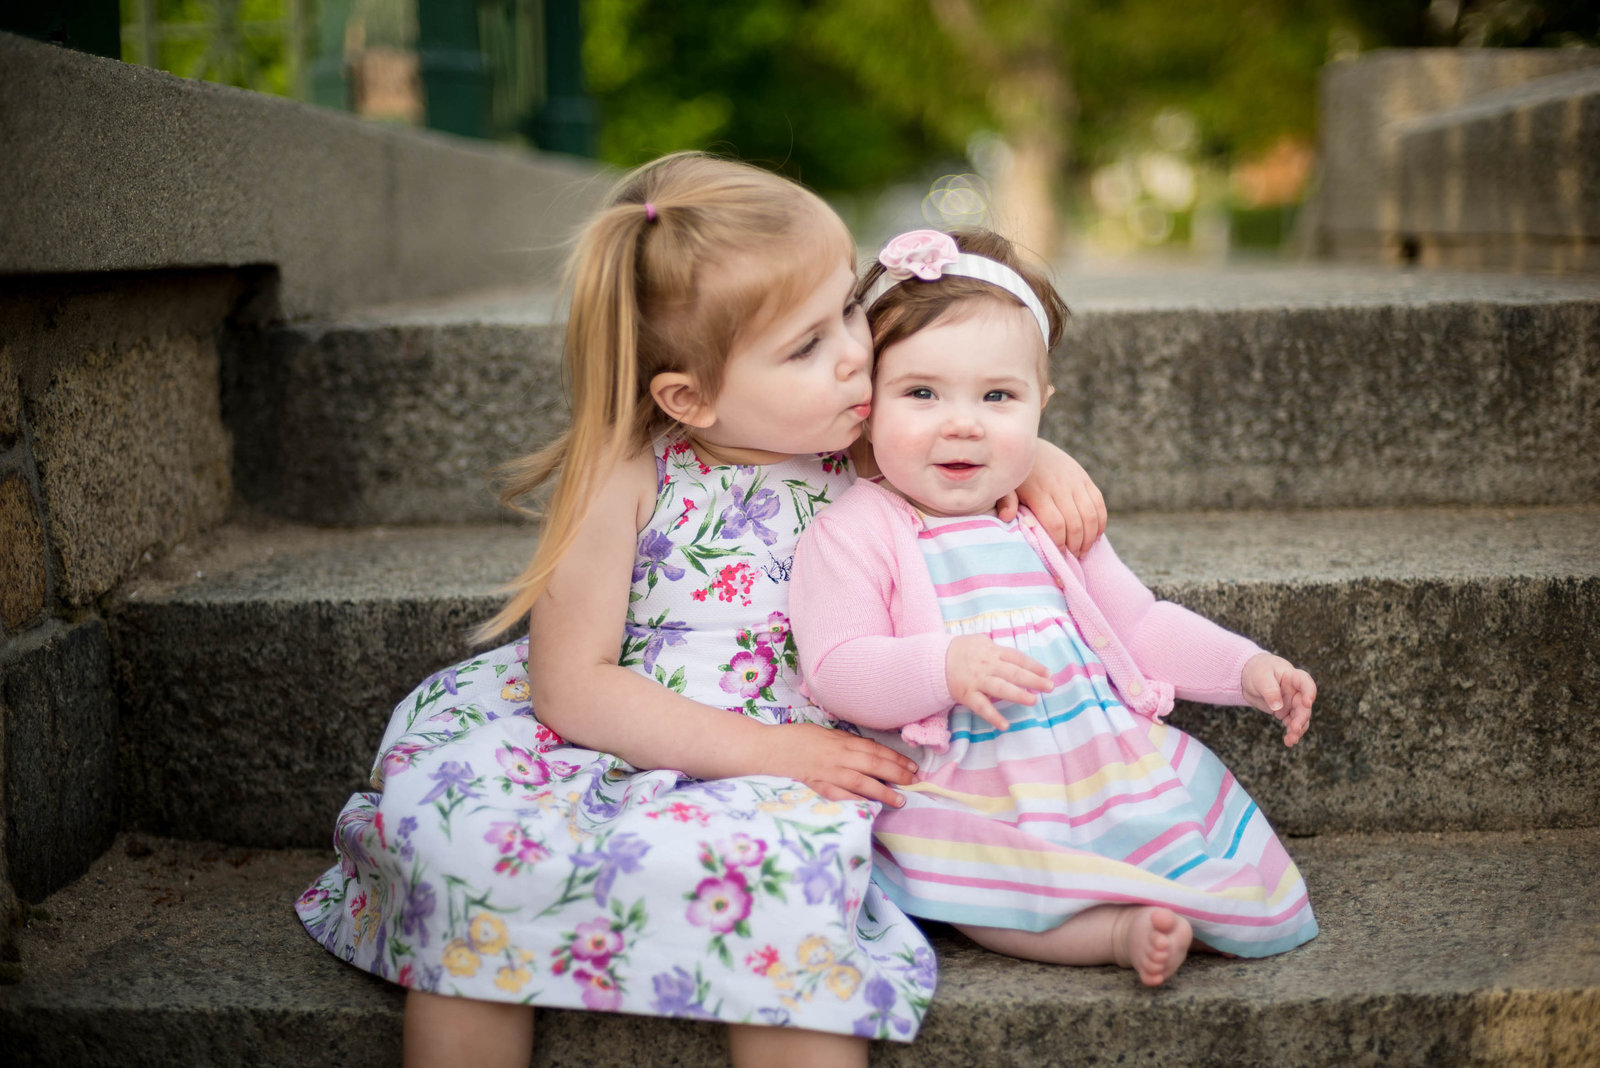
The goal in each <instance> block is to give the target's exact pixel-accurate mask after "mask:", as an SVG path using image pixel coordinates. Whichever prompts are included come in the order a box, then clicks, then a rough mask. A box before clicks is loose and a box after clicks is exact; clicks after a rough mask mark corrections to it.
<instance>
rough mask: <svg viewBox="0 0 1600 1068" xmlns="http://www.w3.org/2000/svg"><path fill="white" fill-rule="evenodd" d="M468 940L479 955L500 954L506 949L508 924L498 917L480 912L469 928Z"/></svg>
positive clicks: (473, 918)
mask: <svg viewBox="0 0 1600 1068" xmlns="http://www.w3.org/2000/svg"><path fill="white" fill-rule="evenodd" d="M467 939H468V941H470V942H471V943H472V948H473V949H475V950H477V951H478V952H479V953H498V952H500V951H501V950H502V949H505V948H506V943H507V942H508V941H509V939H508V938H506V924H505V921H504V920H502V919H501V918H500V917H498V916H491V915H489V914H488V913H487V912H480V913H478V914H477V915H476V916H474V917H472V923H470V924H469V925H468V926H467Z"/></svg>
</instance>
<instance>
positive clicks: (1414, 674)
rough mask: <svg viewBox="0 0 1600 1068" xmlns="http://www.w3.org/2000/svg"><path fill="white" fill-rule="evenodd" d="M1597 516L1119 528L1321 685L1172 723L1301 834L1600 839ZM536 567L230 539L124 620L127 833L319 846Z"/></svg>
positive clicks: (390, 539)
mask: <svg viewBox="0 0 1600 1068" xmlns="http://www.w3.org/2000/svg"><path fill="white" fill-rule="evenodd" d="M1596 529H1600V510H1597V509H1595V508H1593V507H1590V508H1571V509H1530V510H1524V511H1520V512H1503V511H1468V510H1457V509H1439V510H1432V509H1422V510H1415V511H1394V512H1379V511H1374V512H1365V511H1359V512H1306V513H1289V514H1282V515H1271V514H1263V513H1237V514H1205V513H1182V514H1176V515H1153V516H1126V515H1120V514H1114V515H1113V521H1112V530H1111V536H1112V538H1113V540H1114V542H1115V544H1116V546H1117V548H1118V551H1119V552H1120V553H1121V555H1122V557H1123V559H1124V560H1126V561H1127V562H1128V563H1129V565H1130V566H1131V567H1133V568H1134V570H1135V571H1136V572H1137V573H1138V574H1139V575H1141V577H1143V578H1144V579H1145V580H1146V582H1147V583H1149V584H1150V585H1151V586H1152V587H1153V588H1154V589H1156V590H1157V591H1158V592H1160V593H1162V594H1163V595H1166V596H1170V597H1171V598H1173V599H1174V600H1177V601H1178V602H1179V603H1182V604H1186V605H1188V606H1190V607H1192V608H1194V609H1196V610H1197V611H1200V612H1202V613H1204V614H1206V615H1209V616H1211V617H1213V618H1216V619H1217V620H1219V621H1220V622H1222V623H1223V624H1224V625H1226V626H1230V627H1232V628H1234V629H1236V630H1239V631H1241V632H1243V633H1245V634H1248V635H1250V636H1252V637H1253V638H1255V639H1256V640H1258V641H1259V642H1261V643H1262V644H1263V645H1265V646H1268V647H1270V648H1274V649H1276V650H1277V651H1279V652H1281V653H1283V654H1284V655H1285V656H1288V657H1290V658H1291V659H1293V660H1295V661H1296V662H1299V663H1302V664H1304V665H1305V666H1306V667H1307V668H1308V669H1310V670H1311V671H1312V672H1313V673H1314V674H1315V675H1316V677H1317V678H1318V680H1319V681H1320V683H1321V696H1320V698H1319V701H1318V709H1317V716H1316V719H1315V721H1314V723H1313V727H1312V731H1311V733H1310V735H1308V736H1307V738H1306V739H1305V740H1304V741H1302V742H1301V743H1300V744H1299V745H1298V746H1296V747H1295V748H1293V749H1285V748H1284V747H1283V745H1282V742H1281V737H1282V732H1281V731H1277V730H1275V729H1274V727H1275V725H1274V724H1273V722H1272V721H1271V720H1270V719H1268V718H1267V717H1266V716H1264V715H1263V714H1261V713H1259V712H1255V711H1253V710H1248V709H1246V710H1240V709H1210V708H1207V709H1200V708H1184V709H1181V710H1180V711H1179V712H1178V713H1177V714H1176V721H1177V722H1178V723H1179V724H1180V725H1181V726H1183V727H1184V728H1185V729H1188V730H1190V731H1192V733H1194V734H1195V735H1196V736H1197V737H1198V738H1199V739H1200V740H1201V741H1203V742H1205V743H1206V744H1208V745H1210V746H1212V747H1213V748H1214V749H1216V750H1217V752H1218V753H1219V754H1220V755H1221V756H1222V758H1223V759H1224V761H1225V762H1226V763H1227V764H1228V766H1229V767H1230V768H1232V769H1233V771H1234V772H1235V774H1236V775H1237V776H1238V777H1239V779H1240V781H1241V782H1243V783H1244V784H1245V785H1246V786H1247V787H1248V788H1249V789H1250V790H1251V792H1252V793H1253V795H1254V797H1255V798H1256V800H1257V801H1258V802H1259V803H1260V805H1261V807H1262V810H1263V811H1264V812H1266V813H1267V815H1268V816H1269V818H1271V819H1272V820H1273V821H1274V822H1276V823H1278V824H1279V825H1281V826H1283V827H1284V828H1285V829H1286V830H1288V831H1290V832H1293V833H1297V834H1301V833H1303V834H1317V833H1327V832H1331V831H1335V830H1339V829H1354V828H1362V829H1372V830H1440V829H1474V830H1475V829H1485V828H1521V827H1539V826H1589V825H1594V824H1595V823H1596V821H1597V820H1600V718H1597V717H1596V716H1594V714H1593V702H1592V700H1591V699H1590V698H1589V697H1588V696H1587V695H1589V694H1592V693H1596V692H1600V656H1597V655H1596V652H1595V649H1594V647H1593V646H1594V643H1593V641H1592V635H1594V634H1595V633H1600V541H1597V539H1596V537H1595V535H1594V531H1595V530H1596ZM531 548H532V539H531V537H530V535H529V533H528V532H526V531H523V530H520V529H518V528H515V527H503V526H485V527H478V528H473V527H453V528H452V527H436V528H427V529H420V530H405V531H396V530H389V531H362V530H357V531H342V530H316V531H311V530H302V531H298V532H294V531H288V532H282V531H279V532H262V533H253V532H246V531H240V530H238V529H237V528H227V529H225V530H224V531H222V532H220V533H219V535H218V536H217V539H216V543H215V545H213V546H211V547H209V548H207V547H197V548H196V549H194V550H193V551H192V552H189V551H184V552H178V553H174V554H173V556H172V557H170V558H169V559H168V560H167V561H166V562H165V563H164V564H163V565H162V569H158V570H156V571H153V572H151V573H149V574H147V575H142V576H140V577H139V578H138V579H137V580H135V581H134V582H133V583H132V586H133V588H132V589H131V590H130V591H129V595H128V598H127V601H126V602H125V603H123V604H121V605H120V606H119V607H118V608H117V610H116V613H115V615H114V616H113V622H112V628H113V634H114V642H115V645H116V650H117V660H118V671H119V677H120V678H121V679H122V693H123V695H124V702H125V710H126V711H125V722H126V723H127V730H126V731H125V734H124V738H125V741H124V746H125V750H126V753H127V757H128V759H127V761H126V763H125V767H126V768H127V769H128V771H129V777H128V778H127V779H126V780H125V781H124V791H125V795H126V797H127V806H126V807H127V811H128V812H129V814H130V819H131V820H132V822H131V823H130V824H129V825H130V826H134V827H138V828H142V829H147V830H151V831H154V832H159V833H163V834H173V835H178V836H181V837H198V838H210V839H215V840H221V841H228V842H235V843H241V844H253V845H286V844H306V843H315V842H322V841H326V839H327V835H328V833H329V828H330V826H331V824H330V820H331V819H332V814H333V813H335V812H337V811H338V809H339V807H340V806H341V805H342V804H343V803H344V801H345V799H346V798H347V797H348V796H349V794H350V793H351V792H352V791H353V790H357V789H361V788H363V784H364V783H365V781H366V776H367V773H368V771H369V769H370V765H371V761H372V759H373V756H374V754H375V747H376V745H377V742H378V740H379V738H380V737H381V735H382V732H383V728H384V725H385V724H386V723H387V720H388V716H389V712H390V710H391V709H392V708H393V706H394V704H395V703H396V702H397V701H398V700H399V699H400V698H402V697H403V696H404V695H405V694H406V693H407V692H408V691H409V690H410V689H411V688H412V687H413V686H415V685H416V684H417V683H418V682H420V681H422V679H423V677H425V676H426V675H428V674H429V673H431V672H433V671H435V670H437V669H439V668H442V667H445V666H447V665H448V664H451V663H454V662H456V661H458V660H460V659H462V658H463V657H465V656H466V655H467V654H468V651H469V649H468V647H467V645H466V643H465V639H464V635H465V632H466V631H467V629H468V628H469V627H470V626H471V625H472V624H474V623H476V622H479V621H481V620H483V619H485V618H487V617H488V615H489V614H490V613H491V612H492V610H493V609H494V608H495V607H497V606H498V603H499V602H498V598H497V597H496V595H495V592H494V591H495V589H496V588H497V587H498V586H500V585H501V584H503V583H504V582H506V581H507V580H508V579H509V578H510V577H511V576H513V575H515V574H516V573H517V571H518V570H520V568H521V567H522V565H523V564H524V563H525V562H526V560H527V558H528V556H529V555H530V551H531Z"/></svg>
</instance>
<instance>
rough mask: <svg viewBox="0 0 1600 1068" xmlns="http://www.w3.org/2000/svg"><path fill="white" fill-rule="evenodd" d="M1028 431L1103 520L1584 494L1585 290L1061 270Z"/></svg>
mask: <svg viewBox="0 0 1600 1068" xmlns="http://www.w3.org/2000/svg"><path fill="white" fill-rule="evenodd" d="M1062 288H1063V291H1064V293H1065V294H1066V295H1067V297H1068V300H1069V303H1071V304H1072V305H1073V307H1074V310H1075V312H1076V313H1077V315H1076V321H1075V322H1074V324H1073V325H1072V326H1071V327H1070V328H1069V331H1068V335H1067V337H1066V339H1065V340H1064V341H1063V342H1062V344H1061V345H1060V346H1059V347H1058V349H1057V351H1056V352H1055V354H1054V359H1055V364H1054V371H1053V378H1054V381H1055V386H1056V389H1057V395H1056V399H1055V400H1053V401H1052V402H1051V404H1050V406H1049V408H1047V409H1046V411H1045V419H1044V427H1043V430H1042V433H1044V434H1046V435H1047V436H1048V437H1050V438H1051V439H1052V440H1054V441H1056V442H1057V443H1059V444H1061V445H1062V446H1063V447H1065V448H1067V449H1068V450H1070V451H1071V452H1072V453H1073V455H1074V456H1076V457H1077V458H1078V459H1079V460H1080V461H1082V462H1083V464H1084V465H1085V466H1086V467H1087V468H1088V469H1089V471H1091V472H1092V473H1093V474H1094V475H1095V477H1096V479H1097V480H1098V481H1099V482H1100V484H1101V486H1102V487H1103V488H1104V490H1105V492H1106V497H1107V500H1108V501H1109V502H1110V504H1111V507H1112V511H1113V512H1119V511H1127V510H1146V509H1161V510H1167V509H1183V508H1219V507H1220V508H1293V507H1308V508H1320V507H1367V506H1401V505H1411V504H1474V505H1477V504H1484V505H1487V504H1558V503H1573V504H1576V503H1587V502H1594V501H1597V500H1600V421H1597V420H1596V419H1595V418H1594V417H1593V412H1594V411H1595V410H1596V408H1597V406H1600V288H1597V287H1596V286H1594V285H1593V284H1592V283H1587V282H1583V281H1578V280H1566V279H1537V278H1513V277H1510V276H1504V275H1469V274H1444V273H1428V272H1399V271H1392V270H1351V269H1333V268H1320V269H1301V270H1279V271H1275V272H1269V271H1244V270H1240V271H1233V272H1226V273H1218V274H1211V275H1202V274H1185V275H1177V274H1174V275H1161V276H1139V277H1134V278H1126V279H1104V280H1095V279H1073V278H1068V279H1063V280H1062Z"/></svg>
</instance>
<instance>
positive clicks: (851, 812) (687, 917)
mask: <svg viewBox="0 0 1600 1068" xmlns="http://www.w3.org/2000/svg"><path fill="white" fill-rule="evenodd" d="M846 465H847V461H846V460H845V459H844V458H843V457H842V456H822V457H796V458H794V459H791V460H789V461H786V462H784V463H781V464H775V465H772V466H768V467H754V468H752V467H706V466H705V465H704V464H702V463H700V461H699V460H698V459H697V458H696V456H695V454H694V453H693V452H692V451H691V450H689V449H688V448H687V446H685V445H682V444H678V445H668V444H665V443H662V444H660V445H658V448H657V470H658V471H659V473H660V474H661V484H660V491H659V493H658V496H657V500H656V510H655V514H654V515H653V516H652V518H651V520H650V523H649V525H648V526H647V527H646V529H645V530H644V531H643V532H641V534H640V536H639V548H638V559H637V564H636V566H635V568H634V573H633V591H632V594H631V598H630V600H631V603H630V608H629V614H628V621H627V628H626V632H625V638H624V643H623V647H622V657H621V663H622V664H623V665H625V666H627V667H631V668H633V669H634V670H635V671H639V672H641V673H643V674H645V675H648V676H650V677H651V678H653V679H655V680H657V681H658V682H660V683H661V684H662V685H663V686H667V687H669V688H671V689H673V690H675V691H677V692H679V693H682V694H684V695H686V696H688V697H691V698H693V699H695V700H698V701H701V702H703V703H706V704H711V705H716V706H720V707H724V708H727V709H728V714H729V715H746V716H750V717H752V718H755V719H758V720H760V721H762V722H764V723H770V724H779V723H788V722H794V721H797V720H808V721H813V722H827V719H826V717H825V716H824V714H823V713H822V712H821V711H820V710H819V709H817V708H815V707H814V706H811V705H810V704H809V703H808V702H807V701H806V700H805V699H804V698H803V697H802V696H801V695H800V693H799V691H798V674H797V671H796V658H795V648H794V640H793V637H792V636H791V634H790V631H789V623H788V617H787V616H786V614H785V613H786V611H787V607H788V588H787V587H788V580H789V566H790V563H791V561H792V559H793V553H794V545H795V541H796V539H797V538H798V537H799V534H800V531H801V530H802V529H803V527H804V526H805V524H806V523H807V522H809V520H810V519H811V517H812V516H813V515H814V514H815V512H816V510H817V509H818V508H820V507H822V506H823V505H824V504H826V503H828V502H829V501H830V500H832V499H834V498H835V497H837V496H838V495H839V493H841V492H842V491H843V490H844V489H845V487H846V486H847V485H848V484H849V481H850V475H849V473H848V471H847V468H846ZM526 658H527V641H526V639H524V640H523V641H522V642H520V643H516V644H513V645H507V646H503V647H501V648H499V649H495V650H493V651H491V652H488V653H485V654H483V655H481V656H477V657H474V658H472V659H470V660H468V661H466V662H465V663H462V664H458V665H456V666H455V667H453V668H449V669H447V670H445V671H442V672H439V673H438V674H436V675H433V676H432V677H430V678H428V679H427V680H425V681H424V682H423V683H422V684H421V685H420V686H418V687H417V689H416V690H414V691H413V692H412V693H411V694H410V695H409V696H408V697H407V698H406V699H405V700H404V701H402V702H401V703H400V705H399V707H397V708H396V709H395V712H394V715H393V718H392V719H391V721H390V724H389V729H388V732H387V734H386V736H385V738H384V741H383V744H382V746H381V747H380V749H379V753H378V761H377V764H376V766H375V768H374V771H373V784H374V790H373V791H372V792H363V793H358V794H355V795H354V796H352V797H351V798H350V801H349V802H348V803H347V804H346V806H345V808H344V811H343V812H342V813H341V814H340V816H339V819H338V822H337V826H336V830H335V835H334V846H335V849H336V851H337V853H338V857H339V862H338V863H337V864H335V865H334V866H333V867H332V868H330V869H329V870H328V871H327V872H326V873H324V874H323V876H322V877H321V878H319V879H318V880H317V881H316V882H315V883H313V884H312V886H311V887H310V888H309V889H308V890H307V891H306V892H305V893H304V894H303V895H302V896H301V898H300V900H299V902H298V903H297V906H296V908H297V911H298V912H299V914H300V918H301V920H302V921H303V922H304V924H305V926H306V929H307V930H308V931H309V932H310V933H311V935H312V936H313V937H314V938H316V939H317V940H318V941H319V942H321V943H322V944H323V945H324V946H326V947H327V949H328V950H329V951H330V952H332V953H335V954H337V955H338V956H340V957H341V958H342V959H344V960H346V961H349V962H350V963H352V964H354V965H356V966H357V967H360V968H364V969H366V970H367V971H370V972H372V973H373V974H375V975H379V976H382V977H384V978H387V979H390V980H392V981H394V982H397V983H399V984H400V985H402V986H405V987H410V988H415V989H420V990H426V991H431V992H434V993H438V994H449V995H456V996H460V997H470V998H480V999H484V1000H489V1001H505V1002H520V1003H527V1004H533V1005H546V1006H557V1007H564V1008H589V1009H603V1010H612V1011H619V1012H631V1013H644V1014H649V1015H658V1016H675V1017H687V1018H691V1019H705V1020H721V1021H724V1022H728V1023H759V1024H773V1025H783V1026H793V1027H803V1028H808V1029H812V1030H819V1031H832V1032H838V1033H843V1034H857V1035H865V1036H868V1037H873V1038H894V1039H901V1040H909V1039H910V1038H911V1037H912V1036H914V1035H915V1033H916V1030H917V1028H918V1026H919V1025H920V1023H921V1021H922V1016H923V1013H924V1012H925V1011H926V1009H927V1007H928V1004H929V1000H930V998H931V996H932V994H933V986H934V977H935V966H934V958H933V952H932V950H931V949H930V948H929V947H928V944H927V942H926V940H925V939H924V938H923V936H922V934H921V933H920V932H919V931H918V930H917V928H916V927H915V926H914V925H913V924H912V923H911V921H910V920H908V919H907V918H906V916H905V915H904V914H903V913H902V912H901V911H900V910H899V908H897V907H896V906H895V905H893V904H892V903H891V902H889V901H888V900H887V899H886V898H885V897H884V896H883V895H882V893H881V892H880V891H879V890H878V889H877V888H876V887H875V886H874V885H873V884H872V882H871V880H870V874H871V868H872V864H871V859H872V818H873V816H874V814H875V813H876V810H877V807H878V806H877V805H875V804H871V803H865V802H859V803H836V802H830V801H826V800H824V799H822V798H821V797H819V796H818V795H817V794H815V793H813V792H812V791H811V790H810V789H808V788H807V787H805V786H802V785H800V784H799V783H796V782H794V781H793V780H790V779H783V778H779V777H776V776H751V777H747V778H740V779H721V780H714V781H701V780H696V779H691V778H688V777H686V776H684V775H680V774H678V773H677V772H674V771H639V770H636V769H635V768H633V767H632V766H631V765H629V764H628V763H626V762H625V761H623V760H621V759H619V758H617V757H613V756H609V755H606V754H604V753H598V752H594V751H592V750H588V749H580V748H577V747H575V746H571V745H568V744H567V743H566V742H565V741H563V740H562V739H561V738H560V737H558V736H557V735H555V734H554V733H553V732H552V731H551V730H550V729H549V728H547V727H545V726H543V725H542V724H540V723H539V722H538V720H537V719H536V718H535V717H534V713H533V709H532V708H531V707H530V706H529V703H528V684H527V667H526ZM707 744H715V739H707Z"/></svg>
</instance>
